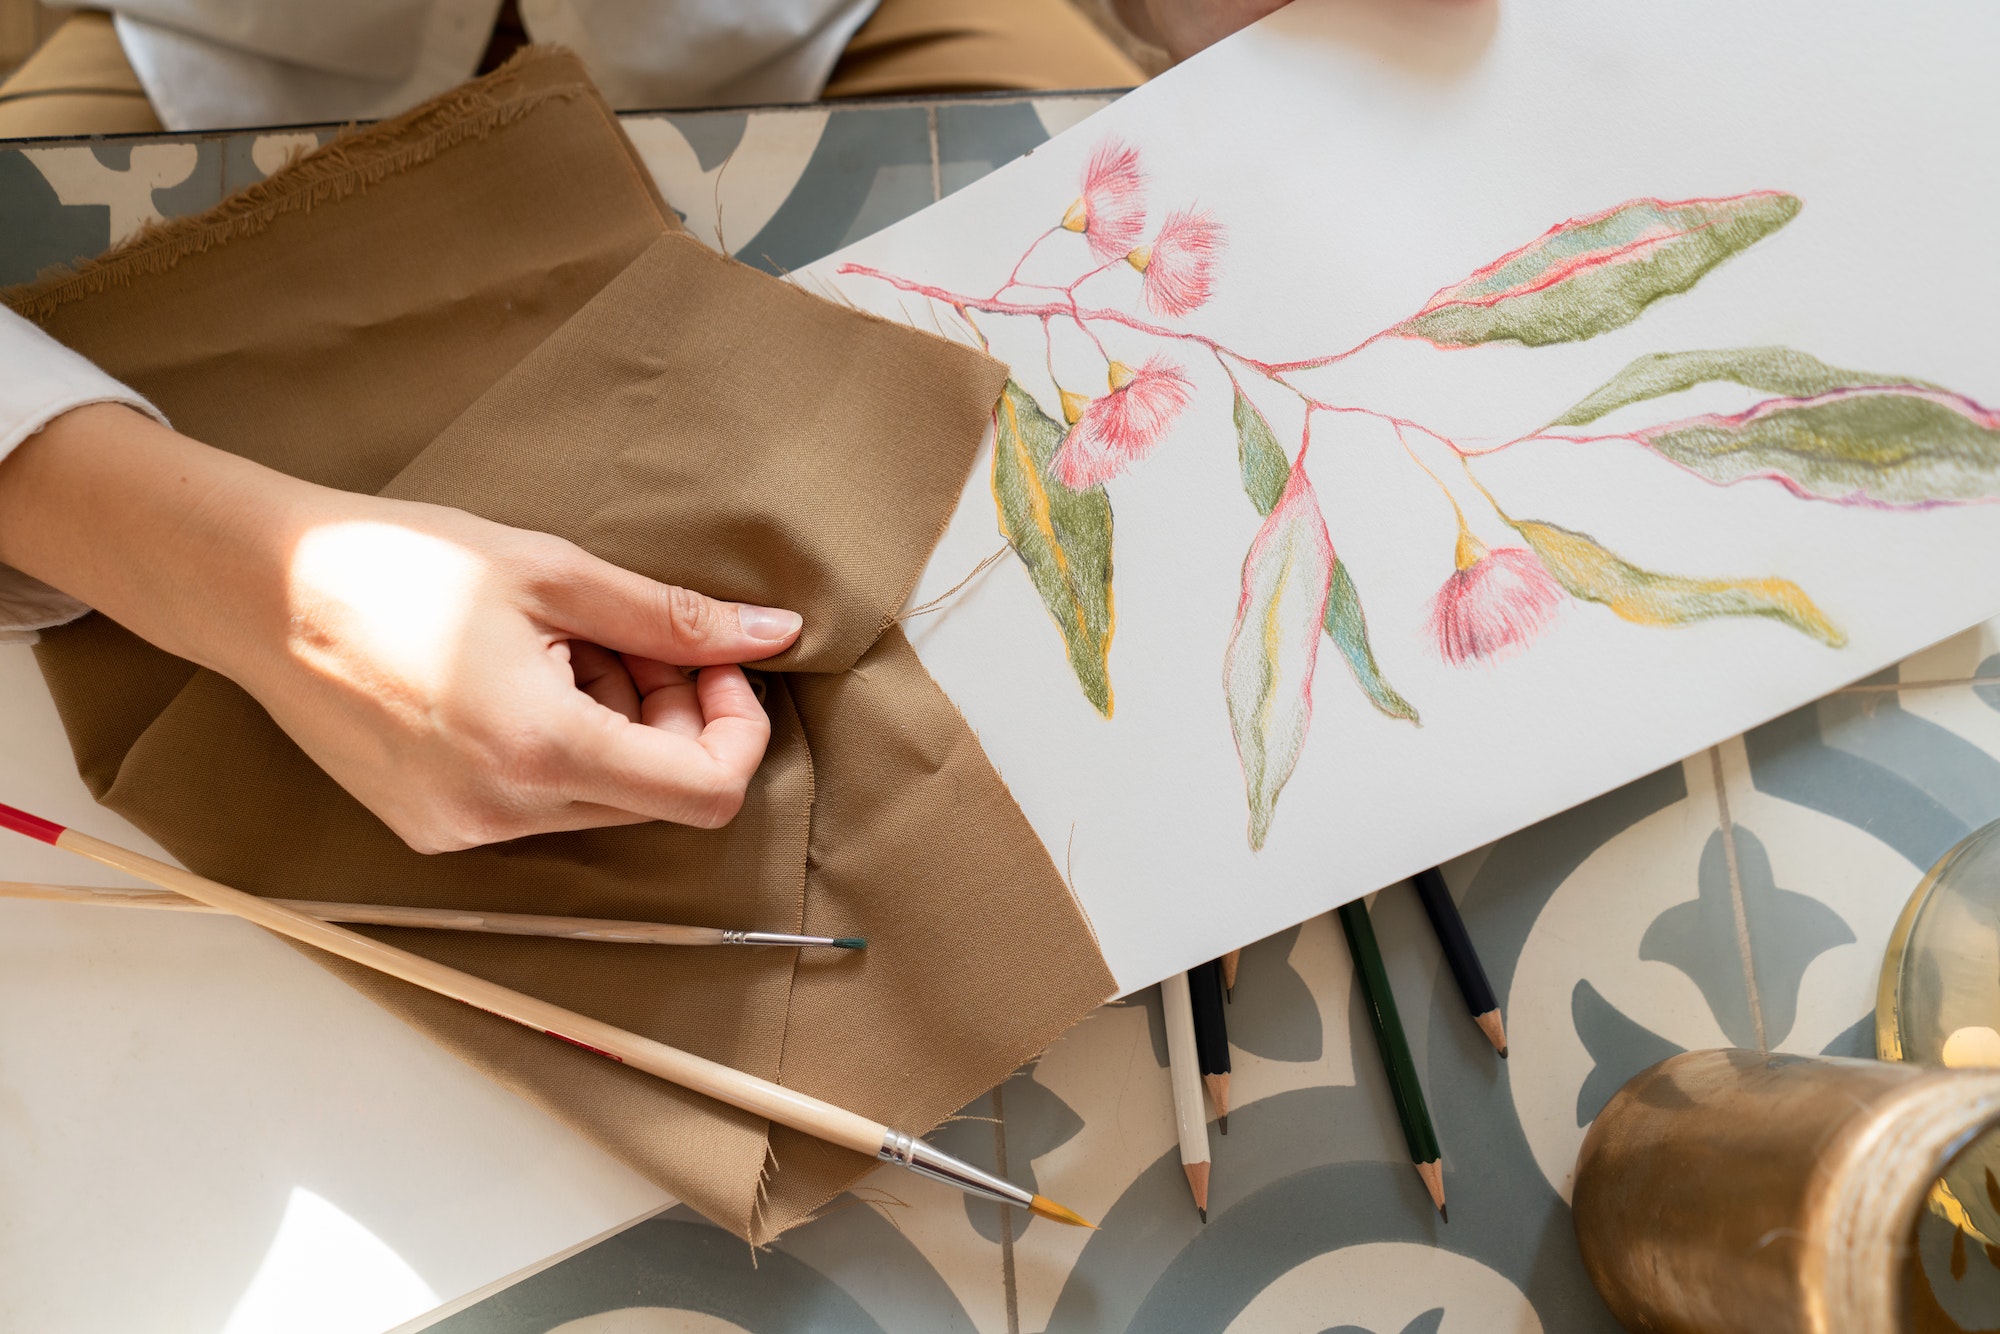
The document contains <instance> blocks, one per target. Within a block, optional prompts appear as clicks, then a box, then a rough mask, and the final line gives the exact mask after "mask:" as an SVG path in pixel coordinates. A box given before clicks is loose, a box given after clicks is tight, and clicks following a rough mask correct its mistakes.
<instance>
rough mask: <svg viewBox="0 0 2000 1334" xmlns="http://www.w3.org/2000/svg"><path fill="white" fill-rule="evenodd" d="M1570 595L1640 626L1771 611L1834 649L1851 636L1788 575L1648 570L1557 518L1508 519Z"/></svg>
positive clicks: (1680, 622) (1683, 622)
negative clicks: (1699, 575)
mask: <svg viewBox="0 0 2000 1334" xmlns="http://www.w3.org/2000/svg"><path fill="white" fill-rule="evenodd" d="M1508 522H1509V523H1511V524H1512V525H1513V527H1514V531H1515V532H1517V533H1519V534H1520V535H1521V536H1522V538H1523V539H1524V540H1526V542H1527V544H1528V545H1529V546H1530V547H1532V548H1533V549H1534V552H1535V555H1536V556H1537V557H1538V558H1539V559H1540V560H1541V562H1542V564H1543V566H1545V567H1546V568H1547V569H1548V572H1549V573H1550V574H1552V575H1554V576H1555V577H1556V582H1558V583H1560V584H1561V585H1562V586H1563V588H1564V589H1566V590H1567V591H1568V592H1569V595H1570V596H1571V597H1574V598H1581V599H1582V600H1584V601H1586V602H1599V603H1602V604H1604V605H1605V606H1607V607H1609V608H1611V610H1612V611H1614V612H1616V613H1617V614H1618V615H1619V616H1622V617H1623V618H1624V619H1626V620H1628V621H1631V622H1633V623H1634V624H1637V625H1662V626H1664V625H1687V624H1690V623H1691V622H1694V621H1705V620H1709V619H1710V618H1712V617H1717V616H1767V617H1769V618H1770V619H1772V620H1774V621H1780V622H1782V623H1783V624H1785V625H1789V626H1790V627H1792V629H1794V630H1797V631H1798V632H1799V633H1800V634H1802V635H1809V636H1811V637H1812V638H1814V639H1817V640H1819V641H1820V642H1821V643H1822V644H1825V645H1827V646H1828V647H1829V648H1839V647H1841V646H1842V645H1843V644H1845V643H1846V642H1847V636H1846V635H1844V634H1842V633H1841V632H1840V630H1839V629H1838V628H1837V627H1836V626H1835V625H1834V624H1833V622H1831V621H1829V620H1828V619H1827V618H1826V616H1825V614H1824V613H1822V612H1821V611H1820V609H1819V608H1818V607H1816V606H1814V605H1813V602H1812V599H1811V598H1809V597H1807V596H1806V595H1805V592H1804V590H1802V589H1801V588H1800V587H1799V586H1798V585H1797V584H1795V583H1793V582H1792V581H1791V580H1789V579H1775V578H1770V579H1688V578H1683V577H1682V576H1680V575H1676V574H1657V573H1655V572H1654V571H1652V570H1642V569H1640V568H1639V567H1638V566H1636V565H1634V564H1632V563H1631V562H1630V561H1628V560H1626V559H1624V558H1623V557H1622V556H1619V555H1617V554H1616V553H1615V552H1611V551H1607V550H1606V549H1605V548H1603V547H1601V546H1599V545H1598V544H1597V542H1596V541H1595V540H1593V539H1592V538H1590V537H1588V536H1586V535H1584V534H1583V533H1579V532H1573V531H1572V530H1570V529H1568V528H1558V527H1557V526H1556V525H1554V524H1552V523H1537V522H1535V521H1533V520H1530V519H1509V520H1508Z"/></svg>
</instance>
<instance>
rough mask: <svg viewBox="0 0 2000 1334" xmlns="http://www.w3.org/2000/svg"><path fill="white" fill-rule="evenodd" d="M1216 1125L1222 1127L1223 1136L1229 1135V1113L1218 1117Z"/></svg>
mask: <svg viewBox="0 0 2000 1334" xmlns="http://www.w3.org/2000/svg"><path fill="white" fill-rule="evenodd" d="M1215 1123H1216V1124H1217V1125H1218V1126H1221V1127H1222V1133H1223V1134H1225V1135H1227V1134H1228V1133H1229V1114H1228V1113H1227V1112H1225V1113H1223V1114H1222V1115H1221V1116H1218V1117H1216V1118H1215Z"/></svg>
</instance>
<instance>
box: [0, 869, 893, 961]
mask: <svg viewBox="0 0 2000 1334" xmlns="http://www.w3.org/2000/svg"><path fill="white" fill-rule="evenodd" d="M0 899H36V900H39V901H41V902H44V903H80V904H88V905H92V906H96V907H105V908H164V909H167V910H168V911H171V912H198V913H220V914H222V915H223V916H229V915H230V914H228V913H227V912H225V911H224V910H223V909H221V908H216V907H211V906H210V905H208V904H206V903H197V902H196V901H195V900H193V899H191V898H188V897H187V896H186V895H184V894H174V893H170V892H169V891H167V890H163V889H125V888H122V887H121V888H111V887H108V886H99V885H39V884H29V883H26V882H23V881H19V880H0ZM265 901H266V902H268V903H276V904H280V905H282V906H284V907H287V908H295V909H297V910H298V911H299V912H302V913H305V914H307V915H308V916H311V917H317V918H319V920H320V921H322V922H355V923H359V924H361V925H364V926H408V927H416V928H419V929H421V930H425V931H477V932H484V933H486V934H489V935H499V936H546V937H549V938H551V939H555V940H600V941H608V942H611V943H614V944H626V945H793V946H799V947H802V948H804V947H812V946H826V947H829V948H832V949H840V950H858V949H865V948H867V945H868V942H867V941H866V940H863V939H862V938H861V937H860V936H797V935H791V934H788V933H785V932H780V931H736V930H728V929H725V928H723V927H719V926H670V925H668V924H667V923H665V922H621V921H618V920H616V919H614V918H609V917H544V916H541V915H539V914H537V913H525V912H461V911H459V910H457V909H455V908H401V907H397V906H396V905H394V904H388V903H321V902H319V901H318V900H315V899H267V900H265Z"/></svg>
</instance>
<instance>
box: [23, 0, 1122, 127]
mask: <svg viewBox="0 0 2000 1334" xmlns="http://www.w3.org/2000/svg"><path fill="white" fill-rule="evenodd" d="M1144 80H1145V75H1144V74H1143V73H1142V72H1141V71H1140V69H1139V67H1138V66H1137V65H1134V64H1133V63H1132V61H1131V60H1130V59H1128V58H1127V57H1126V56H1125V54H1124V53H1123V52H1121V51H1120V50H1119V49H1118V48H1117V47H1116V46H1114V45H1113V44H1112V43H1111V41H1110V39H1108V38H1107V37H1105V36H1104V34H1103V33H1101V32H1099V31H1098V30H1097V28H1096V27H1094V26H1093V25H1092V24H1091V23H1090V21H1089V20H1088V19H1086V18H1084V17H1083V16H1082V15H1081V14H1080V13H1078V12H1077V10H1076V9H1075V8H1074V7H1073V6H1071V5H1070V4H1069V3H1067V0H882V5H881V8H879V9H877V10H876V11H875V15H874V17H873V18H871V19H869V20H868V22H867V23H865V24H863V25H862V27H861V30H860V31H859V32H857V33H855V35H854V40H853V41H851V42H849V43H848V45H847V50H846V51H845V52H844V53H843V54H842V56H841V58H840V63H839V64H838V65H837V66H836V67H835V68H834V71H833V77H832V79H831V80H830V81H829V82H828V84H827V87H826V93H825V95H826V96H827V97H884V96H914V95H917V94H922V93H943V92H986V91H1007V90H1020V91H1023V92H1039V91H1044V90H1049V89H1056V88H1129V87H1131V86H1132V85H1134V84H1137V83H1141V82H1143V81H1144ZM160 129H161V125H160V121H159V118H158V117H157V116H155V115H154V114H153V108H152V104H151V103H150V102H148V101H147V98H146V90H145V89H144V88H142V87H141V86H140V85H139V78H138V76H137V75H136V74H134V73H133V72H132V66H131V63H130V62H128V61H127V60H126V59H125V52H124V49H123V48H122V47H120V46H119V44H118V34H117V32H116V31H114V30H113V28H112V26H111V18H110V16H109V15H108V14H100V13H93V12H85V13H80V14H78V15H76V16H75V17H73V18H71V19H70V20H69V21H68V22H67V23H64V24H63V25H62V26H61V27H60V28H58V29H56V31H55V32H54V33H53V34H52V35H51V36H50V37H49V39H48V40H47V41H46V42H44V43H42V46H41V48H40V49H39V50H37V51H36V52H35V53H34V54H33V55H32V56H30V57H28V60H27V62H26V63H25V64H23V65H22V66H21V67H20V68H19V69H17V70H16V71H14V73H13V74H12V75H11V76H10V77H9V78H8V79H7V80H6V82H4V83H0V139H18V138H25V137H28V136H31V135H85V134H146V133H157V132H158V131H159V130H160Z"/></svg>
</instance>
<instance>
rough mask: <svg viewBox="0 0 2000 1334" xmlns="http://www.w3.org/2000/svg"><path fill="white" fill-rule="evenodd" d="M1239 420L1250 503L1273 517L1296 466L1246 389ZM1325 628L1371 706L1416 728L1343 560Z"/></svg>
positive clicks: (1240, 461) (1239, 458) (1336, 566)
mask: <svg viewBox="0 0 2000 1334" xmlns="http://www.w3.org/2000/svg"><path fill="white" fill-rule="evenodd" d="M1234 415H1235V418H1236V462H1237V465H1238V466H1239V467H1240V468H1241V469H1242V473H1243V492H1244V494H1245V495H1247V496H1249V497H1250V503H1251V504H1253V505H1255V506H1256V507H1257V512H1258V513H1259V514H1265V515H1268V514H1269V513H1270V512H1271V509H1272V507H1273V506H1275V505H1276V504H1277V503H1278V498H1279V497H1280V496H1281V495H1283V494H1284V491H1285V483H1286V481H1287V480H1288V479H1289V478H1290V477H1291V472H1292V465H1291V464H1290V462H1288V461H1287V460H1286V458H1285V451H1284V450H1283V449H1281V448H1280V447H1279V445H1278V437H1277V436H1276V434H1274V433H1273V432H1272V430H1271V423H1270V422H1268V421H1266V420H1265V419H1264V414H1263V413H1261V412H1259V411H1258V410H1257V405H1256V404H1255V403H1252V402H1251V401H1250V399H1249V398H1248V396H1246V395H1245V394H1244V392H1243V390H1242V389H1240V388H1239V389H1237V391H1236V405H1235V413H1234ZM1323 623H1324V624H1325V626H1326V632H1327V634H1329V635H1331V636H1332V637H1333V642H1334V645H1335V646H1336V647H1337V648H1339V649H1340V652H1341V654H1342V656H1343V657H1345V658H1346V659H1347V665H1348V666H1349V667H1350V668H1351V669H1353V672H1354V680H1355V683H1356V684H1357V685H1359V686H1360V687H1361V690H1362V693H1364V694H1366V695H1367V696H1368V700H1369V702H1370V703H1372V704H1373V705H1374V706H1375V707H1376V708H1377V709H1380V710H1381V711H1382V712H1383V713H1386V714H1388V715H1389V716H1390V717H1391V718H1407V719H1409V720H1410V721H1411V722H1413V723H1414V722H1416V721H1417V711H1416V710H1415V709H1414V708H1412V707H1411V706H1410V702H1409V701H1408V700H1406V699H1404V698H1403V697H1402V696H1401V695H1399V694H1397V693H1396V689H1395V687H1393V686H1391V685H1390V684H1389V682H1388V680H1387V679H1386V678H1384V677H1383V675H1382V669H1381V668H1380V667H1378V666H1377V665H1376V663H1375V650H1374V649H1373V648H1371V647H1370V646H1369V643H1368V620H1367V618H1366V617H1365V616H1363V615H1362V613H1361V595H1360V594H1359V593H1357V592H1356V591H1355V588H1354V580H1353V579H1352V578H1351V577H1349V575H1348V573H1347V565H1346V563H1345V562H1343V561H1341V560H1340V559H1339V558H1338V557H1336V558H1335V559H1334V562H1333V578H1332V582H1331V584H1330V586H1329V587H1328V590H1327V595H1326V613H1325V616H1324V618H1323Z"/></svg>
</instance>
